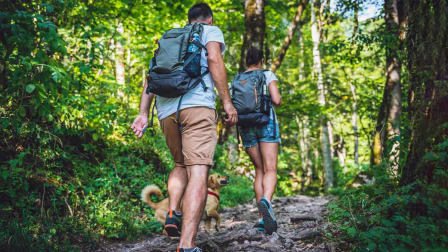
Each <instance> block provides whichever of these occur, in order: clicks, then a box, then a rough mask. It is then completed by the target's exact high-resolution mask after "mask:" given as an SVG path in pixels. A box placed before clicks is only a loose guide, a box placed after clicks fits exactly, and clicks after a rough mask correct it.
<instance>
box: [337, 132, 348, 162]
mask: <svg viewBox="0 0 448 252" xmlns="http://www.w3.org/2000/svg"><path fill="white" fill-rule="evenodd" d="M335 139H336V143H337V144H336V147H335V149H336V155H337V156H338V161H339V166H341V167H345V159H346V157H347V149H346V148H345V141H344V138H343V137H342V136H340V135H335Z"/></svg>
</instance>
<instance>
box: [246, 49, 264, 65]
mask: <svg viewBox="0 0 448 252" xmlns="http://www.w3.org/2000/svg"><path fill="white" fill-rule="evenodd" d="M262 59H263V50H260V49H258V48H256V47H254V46H250V47H249V48H248V49H247V54H246V65H247V66H253V65H256V64H258V63H260V61H261V60H262Z"/></svg>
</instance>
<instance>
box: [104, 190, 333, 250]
mask: <svg viewBox="0 0 448 252" xmlns="http://www.w3.org/2000/svg"><path fill="white" fill-rule="evenodd" d="M328 201H329V198H327V197H308V196H301V195H298V196H293V197H283V198H276V199H274V200H273V205H274V210H275V214H276V217H277V219H278V222H279V229H278V232H277V233H273V234H272V235H266V234H265V233H264V232H260V231H258V230H257V229H256V228H253V225H254V224H255V223H256V220H257V217H258V214H257V208H256V206H255V204H254V202H252V203H247V204H244V205H240V206H238V207H235V208H226V209H221V210H220V215H221V218H222V222H221V228H220V230H219V231H215V232H212V233H206V232H205V231H204V229H203V224H202V223H201V231H200V233H199V235H198V237H197V240H196V241H197V245H198V246H199V247H200V248H202V249H203V251H210V252H221V251H222V252H224V251H232V252H233V251H276V252H281V251H314V252H318V251H322V252H323V251H333V250H334V249H333V248H332V246H329V245H327V244H326V243H325V241H324V239H323V229H324V226H325V220H324V216H325V214H326V205H327V203H328ZM213 224H214V223H213ZM177 242H178V241H177V240H170V239H169V238H168V237H166V236H163V235H161V234H155V235H152V236H151V237H147V238H146V239H144V240H143V241H140V242H138V243H132V244H130V243H127V244H126V243H121V244H113V245H112V244H109V245H108V246H107V247H103V248H101V249H100V250H98V251H154V252H156V251H161V252H162V251H163V252H165V251H175V250H176V244H177Z"/></svg>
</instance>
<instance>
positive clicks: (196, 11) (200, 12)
mask: <svg viewBox="0 0 448 252" xmlns="http://www.w3.org/2000/svg"><path fill="white" fill-rule="evenodd" d="M209 17H212V18H213V12H212V9H211V8H210V6H208V4H206V3H197V4H195V5H193V6H191V8H190V9H189V10H188V23H191V21H193V20H198V19H199V20H205V19H207V18H209Z"/></svg>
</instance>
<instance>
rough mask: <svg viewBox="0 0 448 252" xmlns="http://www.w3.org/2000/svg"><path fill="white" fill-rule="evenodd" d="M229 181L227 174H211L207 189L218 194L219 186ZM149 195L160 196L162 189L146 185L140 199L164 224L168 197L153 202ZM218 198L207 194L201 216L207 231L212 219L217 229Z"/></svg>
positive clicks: (219, 219)
mask: <svg viewBox="0 0 448 252" xmlns="http://www.w3.org/2000/svg"><path fill="white" fill-rule="evenodd" d="M228 183H229V180H228V177H227V176H221V175H219V174H212V175H210V176H209V177H208V184H207V186H208V189H207V190H208V191H211V192H213V193H215V194H216V195H218V197H219V192H220V190H221V187H223V186H226V185H227V184H228ZM151 195H156V196H157V197H161V196H162V191H161V190H160V188H159V187H157V186H156V185H148V186H146V187H145V188H143V190H142V195H141V196H142V200H143V202H145V203H146V204H148V206H149V207H151V208H153V209H154V210H155V218H156V219H157V221H159V222H160V223H162V225H163V224H165V218H166V213H168V211H169V210H170V208H169V199H168V198H165V199H163V200H162V201H160V202H157V203H155V202H153V201H152V200H151ZM218 207H219V200H218V198H217V197H215V196H213V195H210V194H207V202H206V204H205V211H204V214H203V216H202V220H204V221H205V228H206V230H207V231H210V229H211V224H212V219H215V221H216V224H215V229H216V230H218V229H219V226H220V224H221V217H220V216H219V214H218Z"/></svg>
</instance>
